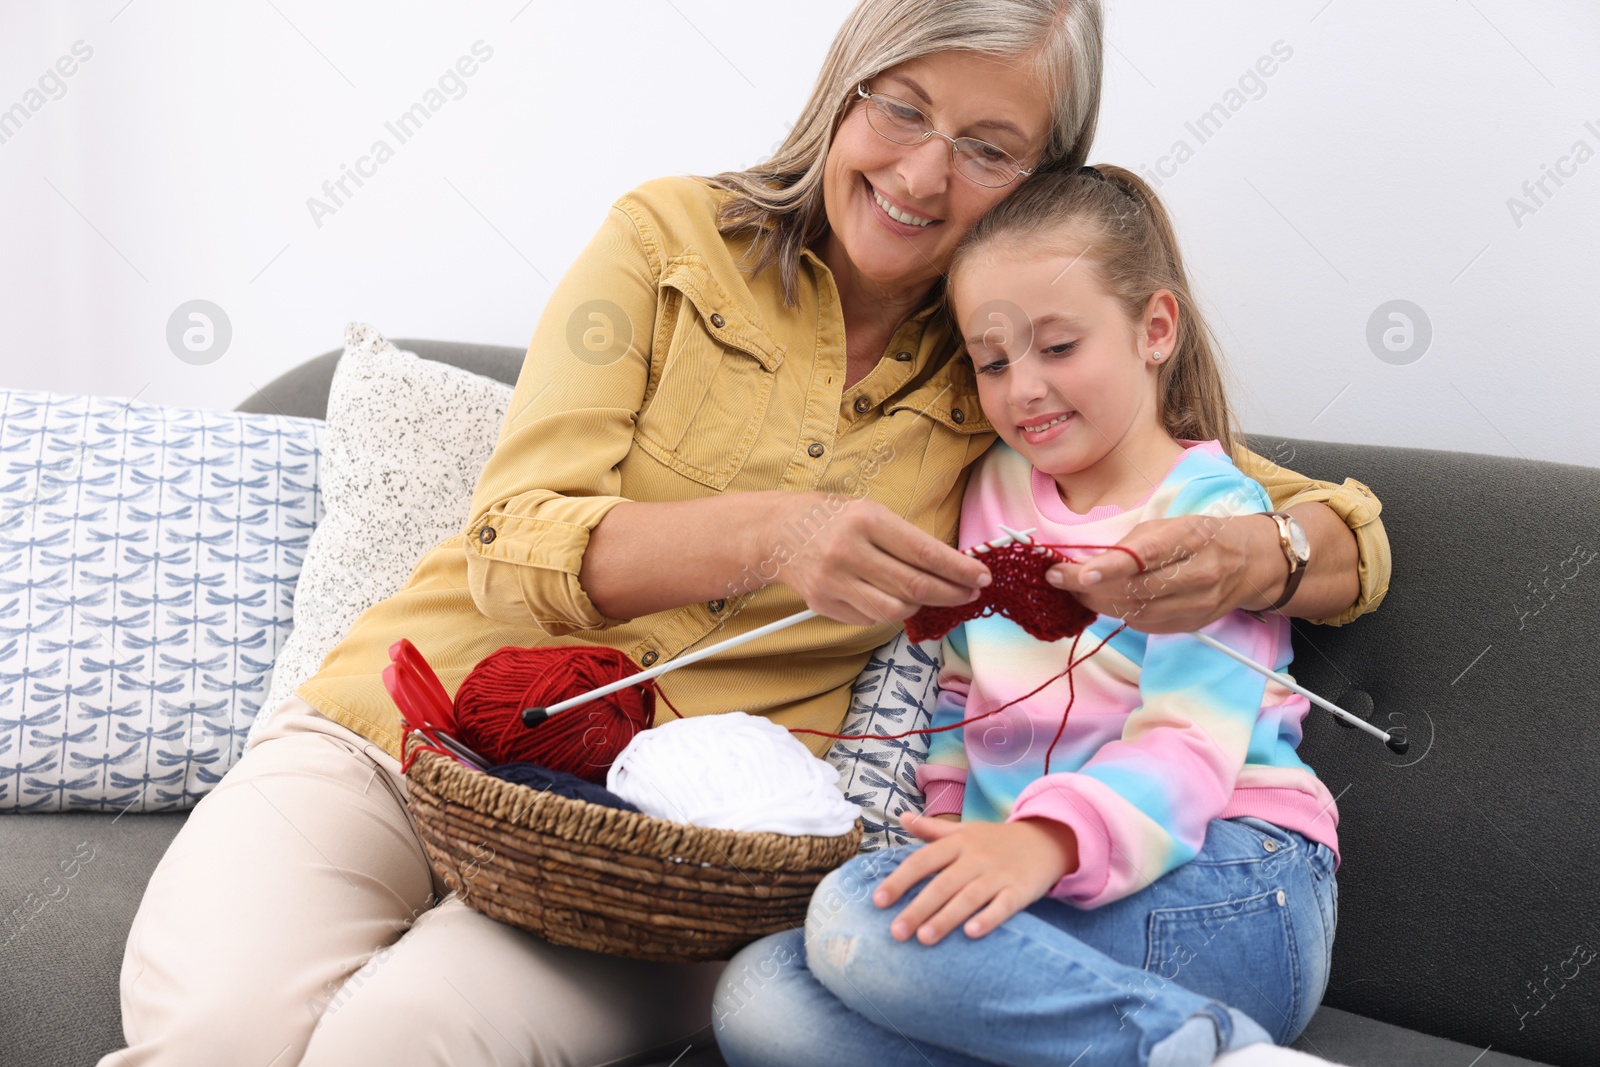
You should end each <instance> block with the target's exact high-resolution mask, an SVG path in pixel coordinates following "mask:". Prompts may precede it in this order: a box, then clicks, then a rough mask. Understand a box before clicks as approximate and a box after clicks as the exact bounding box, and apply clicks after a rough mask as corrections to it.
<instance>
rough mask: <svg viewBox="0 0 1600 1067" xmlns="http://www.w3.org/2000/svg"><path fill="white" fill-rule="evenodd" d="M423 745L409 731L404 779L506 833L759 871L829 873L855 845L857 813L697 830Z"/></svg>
mask: <svg viewBox="0 0 1600 1067" xmlns="http://www.w3.org/2000/svg"><path fill="white" fill-rule="evenodd" d="M425 744H427V741H426V740H425V739H424V738H423V737H422V735H421V734H419V733H417V732H416V731H407V733H406V737H405V750H406V752H407V754H408V755H410V756H411V761H412V762H411V765H410V769H409V770H408V771H407V772H406V777H407V779H415V780H416V782H417V784H418V785H419V786H421V787H422V788H423V789H424V790H426V791H428V792H430V793H432V794H434V795H435V796H436V797H438V798H440V799H441V800H445V801H447V802H449V803H452V804H459V805H461V806H462V807H465V808H468V809H470V810H473V811H477V812H480V813H482V814H484V815H488V816H491V817H493V818H495V819H496V820H498V821H499V822H501V823H502V825H503V826H505V827H506V828H510V827H519V828H523V829H528V830H537V831H538V832H540V833H546V834H550V833H556V834H558V835H559V836H561V837H563V838H566V839H568V840H571V841H574V842H577V843H581V844H585V845H598V846H602V847H608V848H617V849H621V850H625V851H627V852H629V853H632V854H634V855H638V856H646V857H651V858H655V859H663V860H678V861H681V862H684V863H704V864H709V865H715V866H721V867H734V868H756V869H760V870H764V871H797V872H802V871H813V870H816V869H817V868H818V867H819V866H822V867H827V868H832V867H836V866H838V865H839V864H840V863H842V862H844V860H846V859H848V858H850V857H851V856H853V855H855V854H856V852H857V851H859V848H860V840H861V834H862V822H861V817H860V816H859V815H857V816H856V820H855V824H854V826H853V827H852V828H851V829H850V830H849V831H847V832H846V833H843V834H839V835H834V836H818V835H802V834H780V833H774V832H770V831H765V830H725V829H718V828H713V827H705V826H695V825H692V824H690V823H682V822H676V821H673V820H670V819H662V818H658V817H656V816H654V815H646V814H645V813H643V812H633V811H624V810H622V809H621V808H608V807H606V806H604V805H602V804H593V803H590V802H589V801H587V800H576V799H573V798H571V797H563V796H558V795H556V794H554V793H549V792H545V791H543V790H538V789H534V788H532V787H531V786H525V785H520V784H518V783H516V782H508V781H506V780H505V779H503V778H496V777H495V776H493V775H491V774H486V773H484V772H482V771H477V770H472V769H470V768H468V767H465V766H463V765H462V764H460V763H458V762H456V761H455V760H454V759H452V758H449V757H446V756H441V755H439V754H438V753H436V752H434V751H432V750H428V749H422V750H420V751H415V750H418V749H421V746H423V745H425ZM552 827H557V828H559V829H554V830H553V829H552ZM846 842H848V845H847V844H846ZM686 873H687V872H686Z"/></svg>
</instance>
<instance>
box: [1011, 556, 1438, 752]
mask: <svg viewBox="0 0 1600 1067" xmlns="http://www.w3.org/2000/svg"><path fill="white" fill-rule="evenodd" d="M1000 529H1002V530H1004V531H1005V532H1006V535H1007V538H1008V539H1009V540H1014V541H1020V542H1021V543H1023V544H1031V543H1032V542H1033V539H1032V538H1031V537H1030V536H1028V535H1029V534H1031V533H1033V531H1034V529H1035V527H1032V526H1030V527H1028V528H1027V529H1026V530H1013V529H1011V528H1010V527H1009V526H1001V527H1000ZM991 543H992V542H991ZM1002 543H1004V542H1002ZM1106 617H1107V618H1110V617H1111V616H1109V615H1108V616H1106ZM1115 621H1116V622H1117V623H1118V624H1119V625H1120V624H1121V623H1122V620H1121V619H1116V620H1115ZM1189 636H1190V637H1193V638H1194V639H1195V640H1197V641H1199V642H1200V643H1201V644H1205V645H1209V646H1210V647H1212V648H1214V649H1216V650H1217V651H1218V652H1221V653H1222V654H1223V655H1224V656H1227V657H1228V658H1229V659H1232V660H1233V661H1235V662H1236V663H1240V664H1243V665H1244V666H1246V667H1249V668H1250V669H1251V670H1253V671H1255V672H1256V673H1257V674H1260V675H1262V676H1263V677H1266V678H1270V679H1272V680H1273V681H1274V682H1277V683H1278V684H1279V685H1281V686H1283V687H1284V688H1285V689H1288V690H1291V691H1293V692H1296V693H1299V694H1300V695H1301V696H1303V697H1305V698H1306V699H1307V700H1309V701H1311V703H1313V704H1315V705H1316V706H1317V707H1319V708H1323V709H1324V710H1327V711H1331V712H1333V713H1334V714H1335V715H1337V716H1338V717H1339V718H1341V719H1343V720H1344V721H1345V722H1347V723H1349V724H1350V725H1351V726H1354V727H1355V728H1356V729H1358V730H1364V731H1366V732H1367V733H1369V734H1371V735H1372V736H1373V737H1376V738H1377V739H1378V740H1380V741H1382V742H1383V743H1384V744H1385V745H1387V746H1388V747H1389V750H1390V751H1391V752H1394V753H1395V754H1396V755H1401V756H1403V755H1405V753H1406V749H1407V748H1408V747H1409V743H1408V742H1407V741H1406V740H1405V739H1404V738H1398V737H1391V736H1390V735H1389V734H1387V733H1385V732H1384V731H1383V730H1380V729H1378V727H1376V726H1374V725H1372V724H1371V723H1370V722H1367V721H1366V720H1365V719H1359V718H1357V717H1356V716H1354V715H1352V714H1350V713H1349V712H1348V711H1346V710H1344V709H1343V708H1341V707H1340V706H1339V705H1337V704H1335V703H1334V702H1333V701H1331V700H1324V699H1323V698H1322V697H1320V696H1318V695H1317V694H1315V693H1313V692H1312V691H1311V690H1309V689H1307V688H1306V687H1305V686H1303V685H1301V684H1300V683H1299V682H1297V681H1295V680H1294V679H1293V678H1290V677H1289V676H1288V675H1286V674H1279V673H1278V672H1277V671H1275V670H1273V669H1271V668H1270V667H1264V666H1262V665H1261V664H1259V663H1257V662H1256V661H1255V660H1253V659H1251V658H1250V657H1249V656H1246V655H1245V654H1244V653H1242V652H1239V651H1237V650H1235V649H1232V648H1229V647H1228V646H1227V645H1225V644H1223V643H1222V642H1221V641H1218V640H1217V639H1216V638H1215V637H1212V636H1211V635H1210V634H1203V633H1199V632H1191V633H1190V634H1189Z"/></svg>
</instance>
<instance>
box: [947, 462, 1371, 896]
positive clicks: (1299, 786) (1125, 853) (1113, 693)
mask: <svg viewBox="0 0 1600 1067" xmlns="http://www.w3.org/2000/svg"><path fill="white" fill-rule="evenodd" d="M1186 444H1187V447H1186V449H1185V451H1184V453H1183V455H1182V456H1181V457H1180V458H1179V459H1178V460H1177V462H1176V463H1175V464H1174V465H1173V467H1172V469H1171V470H1170V471H1169V472H1168V473H1167V475H1166V476H1165V477H1164V478H1163V479H1162V481H1161V482H1160V484H1158V485H1156V486H1154V487H1153V488H1152V489H1151V492H1150V494H1149V496H1147V497H1146V498H1145V500H1144V501H1143V502H1142V503H1140V504H1139V505H1138V506H1136V507H1133V508H1131V509H1128V510H1123V509H1122V508H1118V507H1114V506H1107V507H1098V508H1094V509H1093V510H1092V511H1090V512H1089V513H1088V514H1086V515H1080V514H1078V513H1076V512H1074V511H1072V510H1070V509H1069V508H1068V507H1067V505H1066V503H1065V502H1064V501H1063V500H1062V498H1061V494H1060V490H1059V489H1058V488H1057V486H1056V483H1055V479H1054V478H1052V477H1051V476H1050V475H1048V474H1044V473H1042V472H1041V471H1038V470H1036V469H1035V468H1034V467H1033V465H1032V464H1031V463H1029V462H1028V461H1027V460H1026V459H1025V458H1024V457H1023V456H1021V455H1020V454H1019V453H1017V452H1016V451H1015V450H1014V449H1012V448H1010V447H1008V446H1007V445H1006V444H1005V443H1004V442H1002V441H996V442H995V443H994V444H993V445H992V446H991V447H990V449H989V451H988V452H986V453H984V455H983V457H982V458H980V459H979V460H978V462H977V464H976V465H975V466H974V468H973V472H972V475H971V477H970V480H969V481H968V484H967V490H966V495H965V497H964V498H963V501H962V506H961V533H960V547H961V548H962V549H966V548H968V547H970V546H971V545H974V544H978V543H981V542H984V541H990V540H993V539H994V538H996V537H998V536H1000V535H1001V533H1002V531H1001V530H1000V526H1001V524H1004V525H1006V526H1009V527H1011V528H1012V529H1016V530H1023V529H1027V528H1028V527H1034V528H1035V532H1034V534H1033V536H1034V538H1035V539H1036V540H1038V541H1041V542H1045V543H1052V544H1092V545H1110V544H1115V543H1116V542H1118V541H1119V540H1121V539H1122V537H1123V536H1124V535H1125V534H1127V533H1128V531H1129V530H1131V529H1132V528H1133V526H1134V525H1136V524H1137V523H1139V522H1143V521H1145V520H1147V519H1159V518H1170V517H1174V516H1180V515H1213V516H1219V517H1221V516H1230V515H1242V514H1250V513H1255V512H1264V511H1270V510H1271V502H1270V500H1269V498H1268V497H1267V494H1266V491H1265V490H1263V489H1262V488H1261V486H1260V484H1258V483H1257V482H1255V481H1252V480H1251V479H1249V478H1247V477H1245V476H1244V475H1243V474H1242V473H1240V472H1239V470H1238V469H1237V468H1236V467H1234V465H1233V463H1232V462H1231V461H1230V460H1229V459H1228V457H1227V454H1226V453H1225V452H1224V451H1223V449H1222V447H1221V446H1220V445H1219V444H1218V443H1217V442H1215V441H1205V442H1189V443H1186ZM1063 554H1065V555H1067V556H1069V557H1071V558H1081V557H1083V556H1087V555H1091V554H1092V553H1090V552H1086V551H1076V552H1074V551H1065V552H1064V553H1063ZM1116 627H1117V622H1116V621H1115V620H1112V619H1110V618H1108V617H1107V616H1103V615H1102V616H1100V617H1099V618H1098V619H1096V620H1095V622H1094V623H1093V624H1092V625H1091V626H1090V627H1089V628H1088V630H1086V631H1085V632H1084V634H1083V635H1082V638H1081V640H1080V641H1079V644H1078V654H1079V656H1080V657H1081V656H1082V655H1083V654H1085V653H1086V652H1088V651H1089V650H1090V649H1092V648H1094V647H1095V646H1096V645H1097V644H1099V643H1100V641H1101V640H1102V639H1103V638H1105V636H1106V635H1107V634H1109V633H1111V632H1112V631H1113V630H1114V629H1116ZM1204 632H1205V633H1207V634H1210V635H1211V636H1212V637H1215V638H1216V639H1217V640H1219V641H1221V642H1223V643H1225V644H1227V645H1228V646H1229V647H1231V648H1234V649H1237V650H1238V651H1240V652H1242V653H1244V654H1245V655H1246V656H1249V657H1250V658H1251V659H1253V660H1255V661H1256V662H1257V663H1262V664H1265V665H1267V666H1270V667H1272V668H1273V669H1275V670H1277V671H1279V672H1280V673H1282V672H1285V671H1286V668H1287V667H1288V665H1289V660H1290V657H1291V655H1292V652H1291V649H1290V645H1289V621H1288V620H1287V619H1286V618H1284V617H1283V616H1281V615H1278V614H1276V613H1265V614H1264V615H1263V616H1262V617H1257V616H1255V615H1252V614H1251V613H1249V612H1245V611H1235V612H1233V613H1231V614H1229V615H1226V616H1224V617H1223V618H1221V619H1219V620H1217V621H1216V622H1215V623H1212V624H1211V625H1210V626H1207V627H1205V630H1204ZM1072 642H1073V639H1072V638H1070V637H1068V638H1063V639H1061V640H1059V641H1049V642H1047V641H1039V640H1037V639H1035V638H1033V637H1031V636H1029V635H1028V633H1027V632H1026V631H1024V630H1023V629H1022V628H1021V627H1020V626H1018V625H1017V624H1016V623H1014V622H1012V621H1011V620H1010V619H1008V618H1006V617H1004V616H1002V615H992V616H988V617H984V618H979V619H972V620H970V621H968V622H966V623H964V624H962V625H961V626H958V627H957V628H956V629H954V630H952V631H951V632H950V633H949V634H947V635H946V636H945V638H944V641H943V652H944V665H943V667H942V669H941V670H940V673H939V686H940V692H939V696H938V700H937V702H936V703H935V705H934V711H933V723H932V725H933V726H935V727H938V726H947V725H949V724H951V723H956V722H960V721H961V720H962V719H966V718H971V717H972V716H974V715H978V714H980V713H982V712H984V711H986V710H989V709H991V708H997V707H1000V706H1001V705H1003V704H1006V703H1007V702H1009V701H1012V700H1015V699H1016V698H1018V697H1020V696H1022V695H1023V694H1024V693H1027V692H1029V691H1030V690H1032V689H1035V688H1037V687H1039V686H1040V685H1042V684H1043V683H1044V682H1045V681H1047V680H1048V679H1050V678H1052V677H1054V676H1055V675H1057V674H1059V673H1061V671H1062V670H1063V669H1064V668H1065V667H1066V665H1067V661H1068V651H1069V649H1070V648H1071V646H1072ZM1072 678H1073V686H1074V689H1075V691H1076V699H1075V701H1074V703H1073V705H1072V711H1071V714H1070V716H1069V717H1068V719H1067V724H1066V728H1065V730H1064V731H1063V732H1062V734H1061V739H1060V740H1059V741H1058V742H1057V743H1056V746H1055V751H1054V752H1053V753H1052V755H1051V757H1050V773H1049V774H1048V775H1046V774H1045V773H1044V759H1045V750H1046V749H1047V748H1049V746H1050V742H1051V739H1052V738H1054V737H1055V734H1056V731H1057V729H1058V728H1059V727H1060V726H1061V716H1062V712H1063V710H1064V709H1065V707H1066V702H1067V686H1068V683H1067V679H1066V678H1061V679H1059V680H1058V681H1056V682H1053V683H1051V684H1050V685H1049V686H1047V687H1046V688H1044V689H1042V690H1040V691H1039V692H1038V693H1037V694H1035V695H1034V696H1032V697H1029V698H1028V699H1026V700H1023V701H1020V702H1019V703H1017V704H1014V705H1012V706H1011V707H1010V708H1008V709H1007V710H1005V711H1002V712H999V713H998V714H996V715H993V716H991V717H990V718H987V719H984V720H983V721H982V722H977V723H973V724H971V725H970V726H965V727H960V728H957V729H954V730H947V731H945V732H942V733H936V734H933V735H932V741H931V742H930V745H929V752H928V759H927V762H926V763H925V764H923V766H921V767H920V768H918V770H917V784H918V785H919V786H920V787H921V788H922V790H923V792H924V793H925V794H926V796H927V809H926V811H927V813H928V814H930V815H937V814H940V813H944V812H958V813H960V815H961V817H962V819H963V820H972V819H981V820H985V821H989V822H1000V821H1011V820H1015V819H1022V818H1036V817H1042V818H1047V819H1054V820H1056V821H1058V822H1062V823H1065V824H1066V825H1068V826H1070V827H1071V828H1072V829H1073V830H1074V831H1075V833H1076V835H1077V840H1078V855H1079V864H1078V867H1077V869H1076V870H1075V871H1073V872H1072V873H1071V874H1068V875H1067V876H1066V877H1064V878H1062V879H1061V880H1060V881H1059V882H1058V883H1057V884H1056V885H1055V887H1054V888H1053V889H1052V890H1051V891H1050V896H1052V897H1055V898H1058V899H1061V900H1064V901H1067V902H1069V903H1072V904H1075V905H1077V906H1078V907H1082V908H1095V907H1099V906H1100V905H1102V904H1108V903H1110V902H1112V901H1114V900H1120V899H1121V898H1123V897H1126V896H1129V895H1131V894H1133V893H1136V892H1138V891H1139V890H1140V889H1142V888H1144V887H1145V886H1147V885H1149V884H1150V883H1152V882H1154V881H1155V880H1156V879H1158V878H1160V877H1161V876H1162V875H1163V874H1165V873H1167V872H1168V871H1170V870H1173V869H1174V868H1177V867H1179V866H1181V865H1182V864H1184V863H1187V862H1188V861H1189V860H1191V859H1193V858H1194V857H1195V856H1196V855H1197V854H1198V853H1199V851H1200V848H1201V846H1202V845H1203V844H1204V842H1205V834H1206V827H1207V825H1208V824H1209V823H1210V821H1211V820H1212V819H1216V818H1224V819H1227V818H1233V817H1235V816H1240V815H1254V816H1256V817H1258V818H1261V819H1264V820H1266V821H1268V822H1271V823H1274V824H1276V825H1278V826H1282V827H1286V828H1289V829H1293V830H1296V831H1298V832H1300V833H1302V834H1304V835H1305V836H1306V837H1308V838H1310V839H1312V840H1314V841H1320V842H1322V843H1324V844H1326V845H1327V846H1328V847H1329V848H1331V849H1333V850H1334V853H1335V855H1336V856H1337V853H1338V847H1339V846H1338V838H1337V834H1336V828H1337V826H1338V821H1339V812H1338V809H1337V807H1335V805H1334V798H1333V796H1332V795H1331V794H1330V793H1329V792H1328V789H1327V787H1326V786H1324V785H1323V783H1322V782H1321V781H1319V780H1318V778H1317V776H1316V774H1315V772H1313V771H1312V770H1311V768H1310V767H1308V766H1307V765H1306V764H1305V763H1304V762H1303V761H1302V760H1301V759H1300V757H1299V756H1298V755H1297V754H1296V751H1295V750H1296V748H1297V747H1298V746H1299V744H1300V738H1301V722H1302V721H1303V720H1304V718H1305V716H1306V713H1307V712H1308V711H1309V710H1310V705H1309V703H1308V702H1307V701H1306V699H1305V698H1304V697H1302V696H1300V695H1298V694H1296V693H1294V692H1292V691H1290V690H1288V689H1285V688H1284V687H1283V686H1281V685H1278V684H1277V683H1275V682H1269V681H1268V680H1267V679H1266V678H1264V677H1263V676H1262V675H1260V674H1258V673H1256V672H1255V671H1252V670H1250V669H1248V668H1246V667H1243V666H1241V665H1239V664H1238V663H1236V662H1234V661H1233V660H1232V659H1230V658H1228V657H1227V656H1225V655H1223V654H1222V653H1220V652H1218V651H1216V650H1215V649H1213V648H1209V647H1207V646H1205V645H1203V644H1201V643H1200V642H1199V641H1197V640H1195V638H1194V637H1192V636H1191V635H1189V634H1143V633H1139V632H1137V631H1135V630H1132V629H1129V630H1124V631H1123V632H1122V633H1120V634H1118V635H1117V636H1116V637H1115V638H1113V639H1112V640H1111V642H1110V644H1108V645H1106V646H1105V647H1104V648H1102V649H1101V650H1100V651H1099V652H1098V653H1096V654H1095V655H1094V656H1092V657H1091V658H1089V659H1088V660H1086V661H1084V662H1082V663H1080V664H1079V665H1078V666H1077V667H1076V668H1074V670H1073V673H1072Z"/></svg>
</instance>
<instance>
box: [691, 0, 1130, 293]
mask: <svg viewBox="0 0 1600 1067" xmlns="http://www.w3.org/2000/svg"><path fill="white" fill-rule="evenodd" d="M1104 30H1105V14H1104V12H1103V11H1102V9H1101V6H1100V0H861V3H860V4H858V5H857V6H856V8H855V10H854V11H852V12H851V13H850V15H849V17H848V18H846V19H845V21H844V25H843V26H841V27H840V28H839V32H838V34H837V35H836V36H835V37H834V39H833V44H832V45H831V46H830V47H829V48H828V55H827V58H826V59H825V60H824V61H823V64H822V71H821V73H820V74H818V76H817V83H816V86H815V87H814V88H813V89H812V91H811V98H810V99H809V100H808V101H806V106H805V110H804V111H803V112H801V115H800V121H799V122H798V123H797V124H796V125H795V126H794V128H793V129H792V130H790V131H789V136H788V137H787V138H785V139H784V141H783V143H782V144H781V145H779V146H778V149H777V151H775V152H774V153H773V154H772V156H771V157H770V158H769V159H767V160H765V161H763V162H761V163H759V164H756V165H755V166H753V167H749V168H747V169H745V170H733V171H723V172H721V173H719V174H716V175H711V176H703V178H704V180H706V181H709V182H711V183H712V184H714V185H716V186H718V187H720V188H723V189H727V190H729V191H730V192H732V193H733V194H734V195H732V196H730V197H729V198H728V199H727V201H726V202H725V203H724V204H723V206H722V209H721V211H720V212H719V213H718V216H717V229H718V230H719V231H720V232H721V233H722V234H723V236H725V237H737V236H742V235H747V234H748V235H750V236H751V237H752V241H751V244H750V247H749V249H748V251H747V253H746V256H745V260H744V263H743V266H744V267H745V269H747V270H748V271H749V272H750V273H751V274H752V275H754V274H756V273H759V272H760V271H761V270H762V269H763V268H765V267H767V266H770V265H772V264H773V263H776V264H777V265H778V271H779V277H780V279H781V281H782V283H783V298H784V303H785V304H786V305H787V306H789V307H793V306H795V304H796V302H797V301H798V298H799V275H800V254H801V251H802V250H803V249H804V248H805V246H806V245H807V244H809V243H810V242H811V241H812V240H814V239H815V238H816V237H818V236H819V235H821V233H822V232H823V230H824V229H825V228H826V226H827V214H826V212H825V210H824V207H823V180H822V179H823V171H824V168H825V165H826V163H827V158H828V148H829V146H830V145H832V143H833V136H834V133H835V132H836V131H837V130H838V128H839V123H840V122H841V121H843V119H844V114H845V110H846V109H847V108H848V107H849V105H850V101H851V99H852V98H853V95H854V92H855V87H856V84H857V83H858V82H862V81H866V80H868V79H870V78H872V77H873V76H874V75H876V74H878V73H879V72H880V71H883V70H886V69H888V68H889V67H893V66H896V65H898V64H900V63H905V62H907V61H908V60H912V59H917V58H920V57H922V56H927V55H932V54H933V53H935V52H944V51H950V50H956V49H959V50H963V51H972V52H981V53H984V54H987V55H991V56H997V57H1001V58H1008V59H1023V60H1027V61H1030V62H1033V63H1035V64H1037V68H1038V71H1039V73H1040V75H1041V77H1042V80H1043V82H1044V84H1045V86H1046V88H1047V91H1048V92H1049V94H1050V116H1051V129H1050V136H1049V138H1048V140H1047V141H1046V143H1045V148H1044V151H1043V153H1042V154H1041V156H1040V158H1039V163H1038V166H1037V170H1036V172H1035V174H1034V175H1032V176H1030V177H1029V178H1028V179H1025V180H1024V181H1023V182H1021V183H1019V187H1020V186H1021V185H1025V184H1027V183H1028V182H1030V181H1032V180H1033V179H1034V178H1036V177H1039V176H1041V175H1043V174H1046V173H1049V172H1054V171H1061V170H1066V171H1074V170H1077V169H1078V168H1079V167H1080V166H1082V165H1083V164H1085V163H1086V162H1088V158H1089V145H1090V143H1091V142H1093V140H1094V132H1095V124H1096V122H1097V120H1098V117H1099V114H1100V80H1101V74H1102V69H1103V65H1104V60H1103V52H1104Z"/></svg>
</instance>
